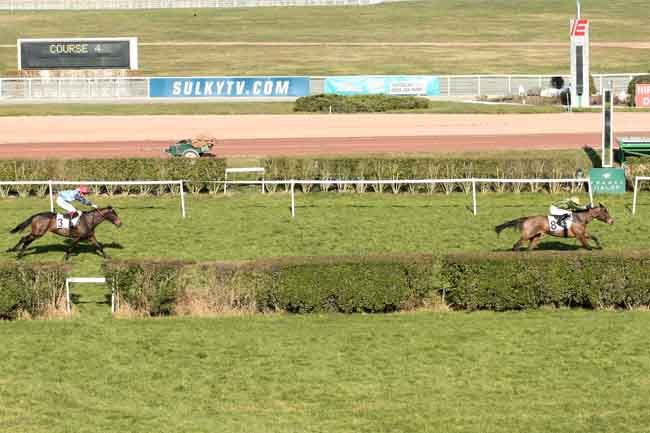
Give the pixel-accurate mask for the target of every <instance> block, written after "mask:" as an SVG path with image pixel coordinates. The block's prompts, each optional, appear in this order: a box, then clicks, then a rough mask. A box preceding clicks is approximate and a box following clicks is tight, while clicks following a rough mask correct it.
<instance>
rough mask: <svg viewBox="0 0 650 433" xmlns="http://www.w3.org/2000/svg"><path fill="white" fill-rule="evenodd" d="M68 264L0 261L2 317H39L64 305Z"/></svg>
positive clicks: (0, 310)
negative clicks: (24, 315) (25, 315)
mask: <svg viewBox="0 0 650 433" xmlns="http://www.w3.org/2000/svg"><path fill="white" fill-rule="evenodd" d="M66 272H67V268H66V267H65V266H64V265H59V264H39V263H33V264H29V265H27V264H22V263H16V262H4V263H0V319H16V318H18V317H20V316H21V315H23V314H27V315H29V316H31V317H34V318H35V317H40V316H44V315H47V314H48V313H52V312H54V311H55V310H62V309H63V308H64V306H65V301H66V298H65V277H66Z"/></svg>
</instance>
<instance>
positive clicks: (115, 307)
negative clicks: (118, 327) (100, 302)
mask: <svg viewBox="0 0 650 433" xmlns="http://www.w3.org/2000/svg"><path fill="white" fill-rule="evenodd" d="M115 301H116V299H115V285H112V287H111V313H113V314H114V313H115V311H116V310H117V305H116V304H115Z"/></svg>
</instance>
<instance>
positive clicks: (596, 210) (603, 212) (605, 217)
mask: <svg viewBox="0 0 650 433" xmlns="http://www.w3.org/2000/svg"><path fill="white" fill-rule="evenodd" d="M589 213H590V214H591V216H592V217H594V218H596V219H597V220H600V221H602V222H604V223H607V224H610V225H611V224H614V218H612V217H611V215H610V214H609V211H608V210H607V208H606V207H605V205H604V204H602V203H598V206H596V207H593V208H591V209H590V210H589Z"/></svg>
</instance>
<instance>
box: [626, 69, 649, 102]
mask: <svg viewBox="0 0 650 433" xmlns="http://www.w3.org/2000/svg"><path fill="white" fill-rule="evenodd" d="M637 84H650V74H647V75H638V76H636V77H634V78H633V79H632V80H631V81H630V83H629V84H628V86H627V94H628V95H630V96H629V99H628V105H630V106H631V107H634V106H635V105H636V102H635V98H636V85H637Z"/></svg>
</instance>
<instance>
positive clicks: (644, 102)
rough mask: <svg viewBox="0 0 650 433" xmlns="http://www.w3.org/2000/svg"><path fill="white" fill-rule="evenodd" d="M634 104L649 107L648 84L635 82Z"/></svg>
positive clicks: (649, 94)
mask: <svg viewBox="0 0 650 433" xmlns="http://www.w3.org/2000/svg"><path fill="white" fill-rule="evenodd" d="M634 105H636V106H637V107H643V108H650V84H637V85H636V93H635V96H634Z"/></svg>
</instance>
